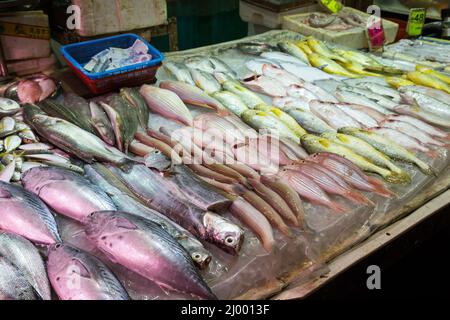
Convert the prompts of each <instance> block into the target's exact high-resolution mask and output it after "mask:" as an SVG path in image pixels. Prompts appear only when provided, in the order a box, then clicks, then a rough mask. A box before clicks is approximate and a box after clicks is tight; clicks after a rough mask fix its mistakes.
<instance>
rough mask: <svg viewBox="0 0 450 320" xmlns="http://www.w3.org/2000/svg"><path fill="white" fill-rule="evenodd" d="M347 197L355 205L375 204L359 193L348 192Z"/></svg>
mask: <svg viewBox="0 0 450 320" xmlns="http://www.w3.org/2000/svg"><path fill="white" fill-rule="evenodd" d="M346 196H347V198H348V199H349V200H351V201H353V202H354V203H361V204H366V205H373V204H374V203H373V202H372V201H370V200H369V199H368V198H367V197H366V196H364V195H363V194H362V193H360V192H357V191H348V192H347V193H346Z"/></svg>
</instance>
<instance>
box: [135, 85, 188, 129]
mask: <svg viewBox="0 0 450 320" xmlns="http://www.w3.org/2000/svg"><path fill="white" fill-rule="evenodd" d="M140 93H141V95H142V96H143V97H144V99H145V101H146V102H147V105H148V107H149V108H150V110H152V111H153V112H156V113H158V114H160V115H162V116H164V117H167V118H169V119H172V120H176V121H179V122H181V123H183V124H186V125H188V126H192V122H193V118H192V115H191V113H190V111H189V109H188V108H187V107H186V105H185V104H184V103H183V101H182V100H181V99H180V98H179V97H178V96H177V95H176V94H175V93H173V92H172V91H169V90H166V89H160V88H157V87H153V86H149V85H143V86H142V87H141V90H140Z"/></svg>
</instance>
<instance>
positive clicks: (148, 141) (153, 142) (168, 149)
mask: <svg viewBox="0 0 450 320" xmlns="http://www.w3.org/2000/svg"><path fill="white" fill-rule="evenodd" d="M150 132H154V131H150ZM154 133H157V132H154ZM135 137H136V140H138V141H140V142H142V143H143V144H145V145H146V146H149V147H151V148H156V149H158V150H159V151H161V152H162V153H163V154H164V156H165V157H166V158H167V161H168V162H173V163H181V162H182V159H181V158H180V156H179V155H178V153H176V152H175V151H174V150H173V149H172V146H171V145H170V144H167V143H166V141H164V142H163V141H161V140H159V139H158V138H153V137H151V136H149V135H148V134H147V133H143V132H137V133H136V135H135ZM167 142H168V143H170V142H171V140H170V139H168V141H167ZM152 160H156V162H153V161H152ZM159 160H161V158H160V156H157V157H156V158H155V159H152V158H150V159H148V160H147V162H148V163H147V165H148V164H154V165H158V166H159V165H163V164H164V163H165V159H162V160H164V161H163V162H159ZM169 165H170V164H168V166H169Z"/></svg>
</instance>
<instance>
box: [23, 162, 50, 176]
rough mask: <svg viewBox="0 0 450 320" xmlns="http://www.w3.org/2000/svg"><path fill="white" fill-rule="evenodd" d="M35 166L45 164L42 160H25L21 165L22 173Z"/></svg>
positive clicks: (44, 165) (43, 165)
mask: <svg viewBox="0 0 450 320" xmlns="http://www.w3.org/2000/svg"><path fill="white" fill-rule="evenodd" d="M36 167H47V165H46V164H44V163H42V162H34V161H25V162H24V163H23V165H22V173H24V172H25V171H27V170H30V169H32V168H36Z"/></svg>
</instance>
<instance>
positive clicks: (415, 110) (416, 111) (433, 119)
mask: <svg viewBox="0 0 450 320" xmlns="http://www.w3.org/2000/svg"><path fill="white" fill-rule="evenodd" d="M395 111H396V112H397V113H399V114H402V115H409V116H411V117H414V118H417V119H420V120H422V121H425V122H427V123H430V124H433V125H437V126H441V127H445V128H450V120H448V119H446V118H443V117H441V116H439V115H436V114H434V113H430V112H427V111H425V110H423V109H422V108H420V107H417V106H408V105H400V106H398V107H396V108H395Z"/></svg>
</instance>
